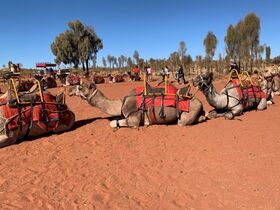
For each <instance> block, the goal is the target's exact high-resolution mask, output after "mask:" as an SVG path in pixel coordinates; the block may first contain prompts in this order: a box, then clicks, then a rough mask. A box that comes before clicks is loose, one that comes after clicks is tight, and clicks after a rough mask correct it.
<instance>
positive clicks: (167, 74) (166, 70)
mask: <svg viewBox="0 0 280 210" xmlns="http://www.w3.org/2000/svg"><path fill="white" fill-rule="evenodd" d="M164 73H165V75H166V76H167V78H169V69H168V67H167V66H165V68H164Z"/></svg>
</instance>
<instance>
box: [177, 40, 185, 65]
mask: <svg viewBox="0 0 280 210" xmlns="http://www.w3.org/2000/svg"><path fill="white" fill-rule="evenodd" d="M186 52H187V47H186V43H185V42H184V41H181V42H180V43H179V49H178V55H179V58H180V61H181V64H182V65H184V61H183V59H184V57H185V55H186Z"/></svg>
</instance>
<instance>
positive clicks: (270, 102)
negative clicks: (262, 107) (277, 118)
mask: <svg viewBox="0 0 280 210" xmlns="http://www.w3.org/2000/svg"><path fill="white" fill-rule="evenodd" d="M266 104H267V105H272V104H274V102H273V101H267V102H266Z"/></svg>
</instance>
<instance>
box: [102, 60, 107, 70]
mask: <svg viewBox="0 0 280 210" xmlns="http://www.w3.org/2000/svg"><path fill="white" fill-rule="evenodd" d="M102 63H103V66H104V67H105V68H106V67H107V62H106V58H104V57H103V58H102Z"/></svg>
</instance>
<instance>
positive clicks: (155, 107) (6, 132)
mask: <svg viewBox="0 0 280 210" xmlns="http://www.w3.org/2000/svg"><path fill="white" fill-rule="evenodd" d="M231 73H234V74H231V77H230V79H229V81H228V82H227V84H226V85H225V87H224V89H223V90H222V91H221V92H219V93H218V92H217V91H216V89H215V87H214V85H213V73H210V72H207V71H206V72H203V73H201V74H199V75H198V76H196V77H194V78H193V79H192V80H191V81H190V82H189V84H190V83H191V84H192V86H194V87H196V88H197V90H198V91H201V92H202V93H203V94H204V96H205V97H206V99H207V101H208V103H209V104H210V105H211V106H212V107H213V108H214V109H213V110H212V111H210V112H209V113H208V114H206V113H205V111H204V109H203V104H202V102H201V101H200V100H199V99H198V98H196V96H195V95H192V94H191V93H190V85H188V86H184V87H183V88H180V89H177V88H175V87H174V86H173V85H171V84H169V83H168V82H167V83H165V85H164V86H159V87H151V86H150V85H149V84H148V83H144V85H142V86H139V87H136V88H134V89H132V90H131V91H130V93H129V94H128V95H126V96H125V97H123V98H122V99H118V100H112V99H108V98H107V97H106V96H105V95H104V94H103V93H102V92H101V91H100V90H99V89H97V86H96V84H100V83H102V82H104V80H105V78H108V79H109V82H110V81H111V82H121V81H123V80H124V75H114V76H112V75H106V76H104V75H103V76H102V75H92V76H91V77H90V78H89V79H88V80H87V81H82V80H81V79H80V78H76V77H73V76H72V78H71V77H70V76H69V78H71V80H73V81H72V83H70V84H72V85H73V86H71V87H70V88H69V91H68V95H69V96H79V97H81V99H83V100H86V101H87V102H88V103H89V104H90V105H91V106H94V107H96V108H99V109H100V110H102V111H103V112H105V113H107V114H108V115H110V116H112V119H113V120H112V121H111V122H110V126H111V127H112V128H119V127H139V126H141V125H153V124H174V123H177V124H178V125H180V126H187V125H192V124H196V123H200V122H203V121H206V120H207V119H212V118H217V117H224V118H225V119H234V117H235V116H238V115H241V114H243V113H244V112H245V111H247V110H252V109H256V110H265V109H266V108H267V105H268V104H273V103H274V102H273V97H274V95H279V91H280V80H279V72H278V68H266V69H265V70H263V71H258V72H254V74H253V75H249V74H248V73H247V74H244V72H243V73H241V74H240V73H238V72H237V71H232V72H231ZM245 73H246V72H245ZM35 86H36V85H35ZM32 89H33V90H32V91H31V90H30V91H25V92H20V91H19V92H18V93H17V94H15V93H16V92H15V91H18V90H16V88H15V89H14V90H8V91H7V92H6V93H5V94H3V95H2V96H1V97H0V116H1V117H0V119H1V121H0V147H3V146H7V145H10V144H14V143H16V142H18V140H19V139H22V138H24V137H28V136H40V135H43V134H45V133H48V132H65V131H68V130H70V129H71V127H72V126H73V124H74V122H75V114H74V113H73V112H72V111H71V110H69V108H68V107H67V105H66V104H64V102H63V101H64V100H63V101H61V100H62V99H64V97H65V96H64V95H63V96H61V94H60V95H57V96H52V95H51V94H50V93H49V92H48V91H47V90H46V91H43V90H41V89H40V88H39V92H36V91H34V90H38V85H37V86H36V87H35V88H34V87H32ZM40 91H41V92H40ZM13 94H15V97H13V96H14V95H13ZM45 96H49V97H47V98H48V100H47V101H46V100H44V97H45ZM38 98H39V99H40V100H39V99H38ZM49 98H51V100H49ZM24 100H26V101H25V103H23V102H22V101H24ZM13 104H14V107H13V106H12V105H13ZM49 104H53V106H51V105H50V106H48V105H49ZM34 107H36V109H37V112H34V110H35V109H34ZM46 107H49V108H46ZM11 109H12V111H11ZM42 110H43V111H42ZM46 110H47V111H46ZM50 110H51V111H50ZM25 112H26V113H29V114H28V117H26V116H25V115H26V114H24V113H25ZM65 112H66V113H67V115H66V116H65V115H63V113H65ZM7 113H9V114H10V115H8V114H7ZM11 113H13V114H11ZM38 113H39V114H38ZM54 113H56V115H55V117H54ZM57 113H59V114H57ZM34 115H35V117H34ZM43 115H45V116H43ZM24 117H25V118H24ZM52 117H53V119H56V124H55V126H54V125H53V123H54V122H53V120H52ZM66 118H67V120H66V121H65V119H66ZM51 128H52V129H51Z"/></svg>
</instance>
